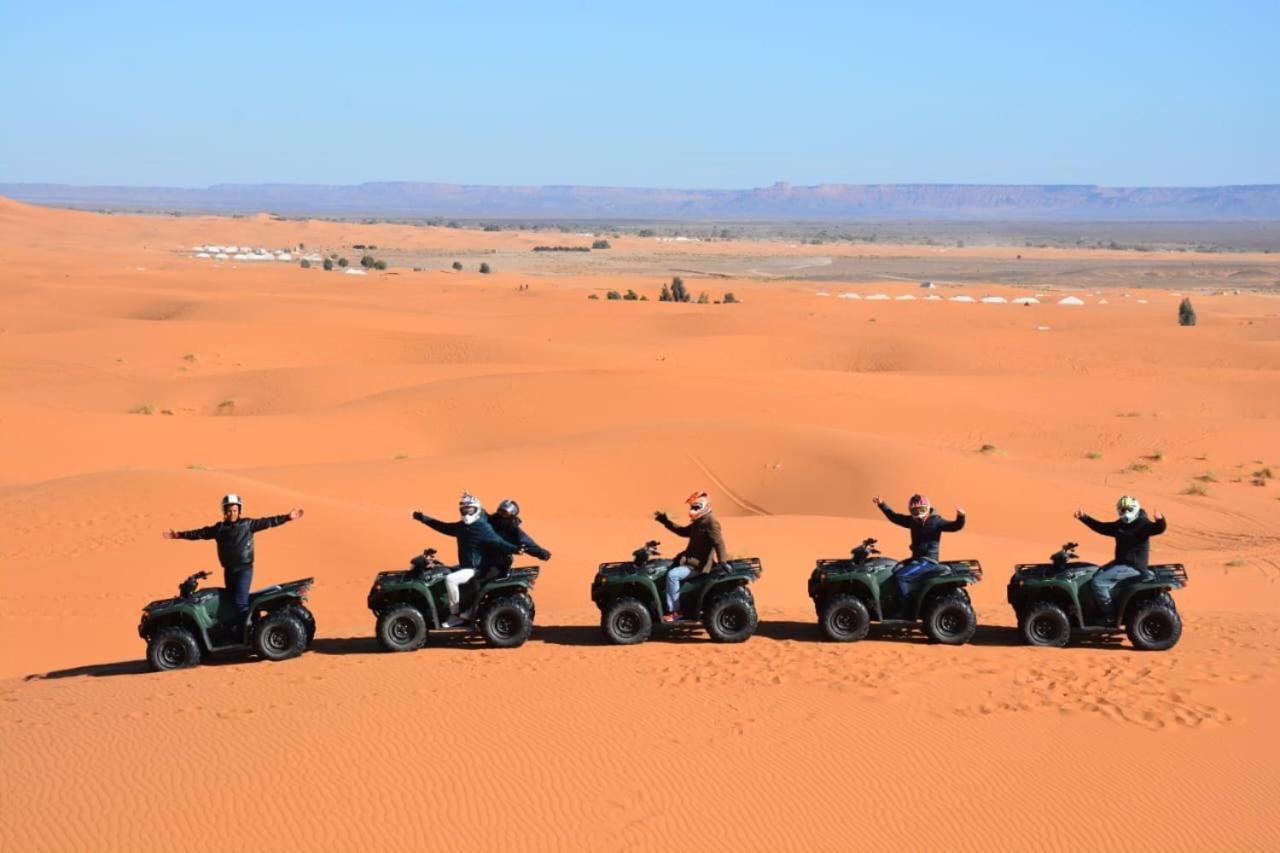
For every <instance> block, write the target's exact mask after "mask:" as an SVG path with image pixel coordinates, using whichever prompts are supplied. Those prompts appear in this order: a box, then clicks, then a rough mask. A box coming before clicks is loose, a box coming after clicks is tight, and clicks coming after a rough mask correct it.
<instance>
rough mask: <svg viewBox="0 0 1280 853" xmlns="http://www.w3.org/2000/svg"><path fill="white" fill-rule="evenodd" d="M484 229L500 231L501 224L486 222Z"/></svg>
mask: <svg viewBox="0 0 1280 853" xmlns="http://www.w3.org/2000/svg"><path fill="white" fill-rule="evenodd" d="M484 230H486V231H501V230H502V226H501V225H494V224H493V223H490V224H488V225H486V226H485V227H484Z"/></svg>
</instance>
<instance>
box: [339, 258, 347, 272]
mask: <svg viewBox="0 0 1280 853" xmlns="http://www.w3.org/2000/svg"><path fill="white" fill-rule="evenodd" d="M338 266H340V267H342V268H343V269H344V270H345V269H346V268H347V267H348V266H350V264H349V262H348V261H347V259H346V258H338Z"/></svg>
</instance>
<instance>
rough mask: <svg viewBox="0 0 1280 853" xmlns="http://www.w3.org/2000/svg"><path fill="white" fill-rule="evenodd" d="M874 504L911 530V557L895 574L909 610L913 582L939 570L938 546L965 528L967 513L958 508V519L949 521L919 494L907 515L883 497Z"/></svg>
mask: <svg viewBox="0 0 1280 853" xmlns="http://www.w3.org/2000/svg"><path fill="white" fill-rule="evenodd" d="M872 503H874V504H875V505H876V506H877V507H879V508H880V511H881V512H883V513H884V517H885V518H887V519H889V520H890V521H892V522H893V523H894V524H896V525H898V526H899V527H905V528H907V529H908V530H910V531H911V557H910V559H907V560H903V561H902V563H901V565H899V566H898V568H897V569H896V570H894V573H893V578H894V580H895V581H897V583H898V591H899V592H900V593H902V604H903V606H904V607H905V606H906V603H907V600H908V598H909V596H910V585H911V581H913V580H918V579H919V578H922V577H925V576H927V575H930V574H932V573H934V572H936V571H938V569H939V566H938V545H939V542H940V541H941V539H942V534H943V533H955V532H957V531H959V530H963V529H964V521H965V514H964V510H963V509H961V508H960V507H956V517H955V520H954V521H948V520H947V519H945V518H943V517H942V516H941V515H938V513H936V512H935V511H934V509H933V504H931V503H929V499H928V498H926V497H925V496H924V495H919V494H916V495H912V496H911V500H910V501H908V502H907V512H909V513H910V515H903V514H902V513H898V512H894V511H893V510H892V509H891V508H890V507H889V505H888V504H887V503H885V502H884V501H882V500H880V498H879V496H876V497H875V498H872Z"/></svg>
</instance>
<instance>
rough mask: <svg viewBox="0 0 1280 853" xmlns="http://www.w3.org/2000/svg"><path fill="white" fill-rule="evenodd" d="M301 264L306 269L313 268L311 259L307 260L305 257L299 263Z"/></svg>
mask: <svg viewBox="0 0 1280 853" xmlns="http://www.w3.org/2000/svg"><path fill="white" fill-rule="evenodd" d="M299 266H301V267H302V268H303V269H304V270H309V269H311V261H309V260H307V259H306V258H303V259H302V263H301V264H299Z"/></svg>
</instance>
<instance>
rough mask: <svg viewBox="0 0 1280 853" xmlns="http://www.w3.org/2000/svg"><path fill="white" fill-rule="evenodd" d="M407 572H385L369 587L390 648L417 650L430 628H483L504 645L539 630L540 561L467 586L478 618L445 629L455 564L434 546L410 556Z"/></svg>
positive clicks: (381, 637)
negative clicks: (535, 600) (536, 618)
mask: <svg viewBox="0 0 1280 853" xmlns="http://www.w3.org/2000/svg"><path fill="white" fill-rule="evenodd" d="M409 566H410V567H409V569H408V570H407V571H393V572H379V573H378V576H377V578H375V579H374V581H373V587H372V588H371V589H370V590H369V609H370V610H372V611H373V615H374V616H375V617H376V619H377V623H376V629H375V630H376V632H377V635H378V643H379V645H381V646H382V648H384V649H386V650H387V651H389V652H412V651H416V650H418V649H420V648H422V646H423V645H424V644H425V643H426V641H427V632H428V631H432V630H443V631H463V632H471V631H479V632H480V634H481V636H483V637H484V639H485V642H487V643H488V644H489V645H491V646H494V647H496V648H499V649H511V648H515V647H516V646H522V645H524V643H525V641H526V640H528V639H529V635H530V634H532V633H533V618H534V613H535V612H536V611H535V608H534V604H533V597H532V596H531V595H530V594H529V593H530V591H531V590H532V589H533V585H534V583H535V582H537V580H538V572H539V569H538V567H537V566H525V567H520V568H513V569H509V570H507V571H505V572H503V573H502V574H500V575H499V576H498V577H496V578H494V579H492V580H489V581H486V582H485V583H484V584H482V585H479V587H478V588H477V584H476V582H475V581H469V582H467V583H465V584H463V585H462V587H461V589H460V590H459V592H460V593H461V596H462V598H461V607H462V610H463V611H464V612H465V611H468V610H470V611H472V612H474V613H476V614H478V615H477V617H476V619H475V620H474V621H473V622H471V623H468V624H466V625H462V626H459V627H458V628H445V627H443V626H444V622H445V620H446V619H447V618H448V616H449V603H448V598H447V597H446V593H445V586H444V579H445V577H446V576H447V575H448V574H449V572H451V571H453V570H454V567H453V566H447V565H445V564H444V563H442V562H440V560H439V559H437V557H436V549H435V548H428V549H426V550H425V551H423V552H422V553H421V554H420V555H418V556H416V557H414V558H413V559H412V560H410V561H409Z"/></svg>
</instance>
